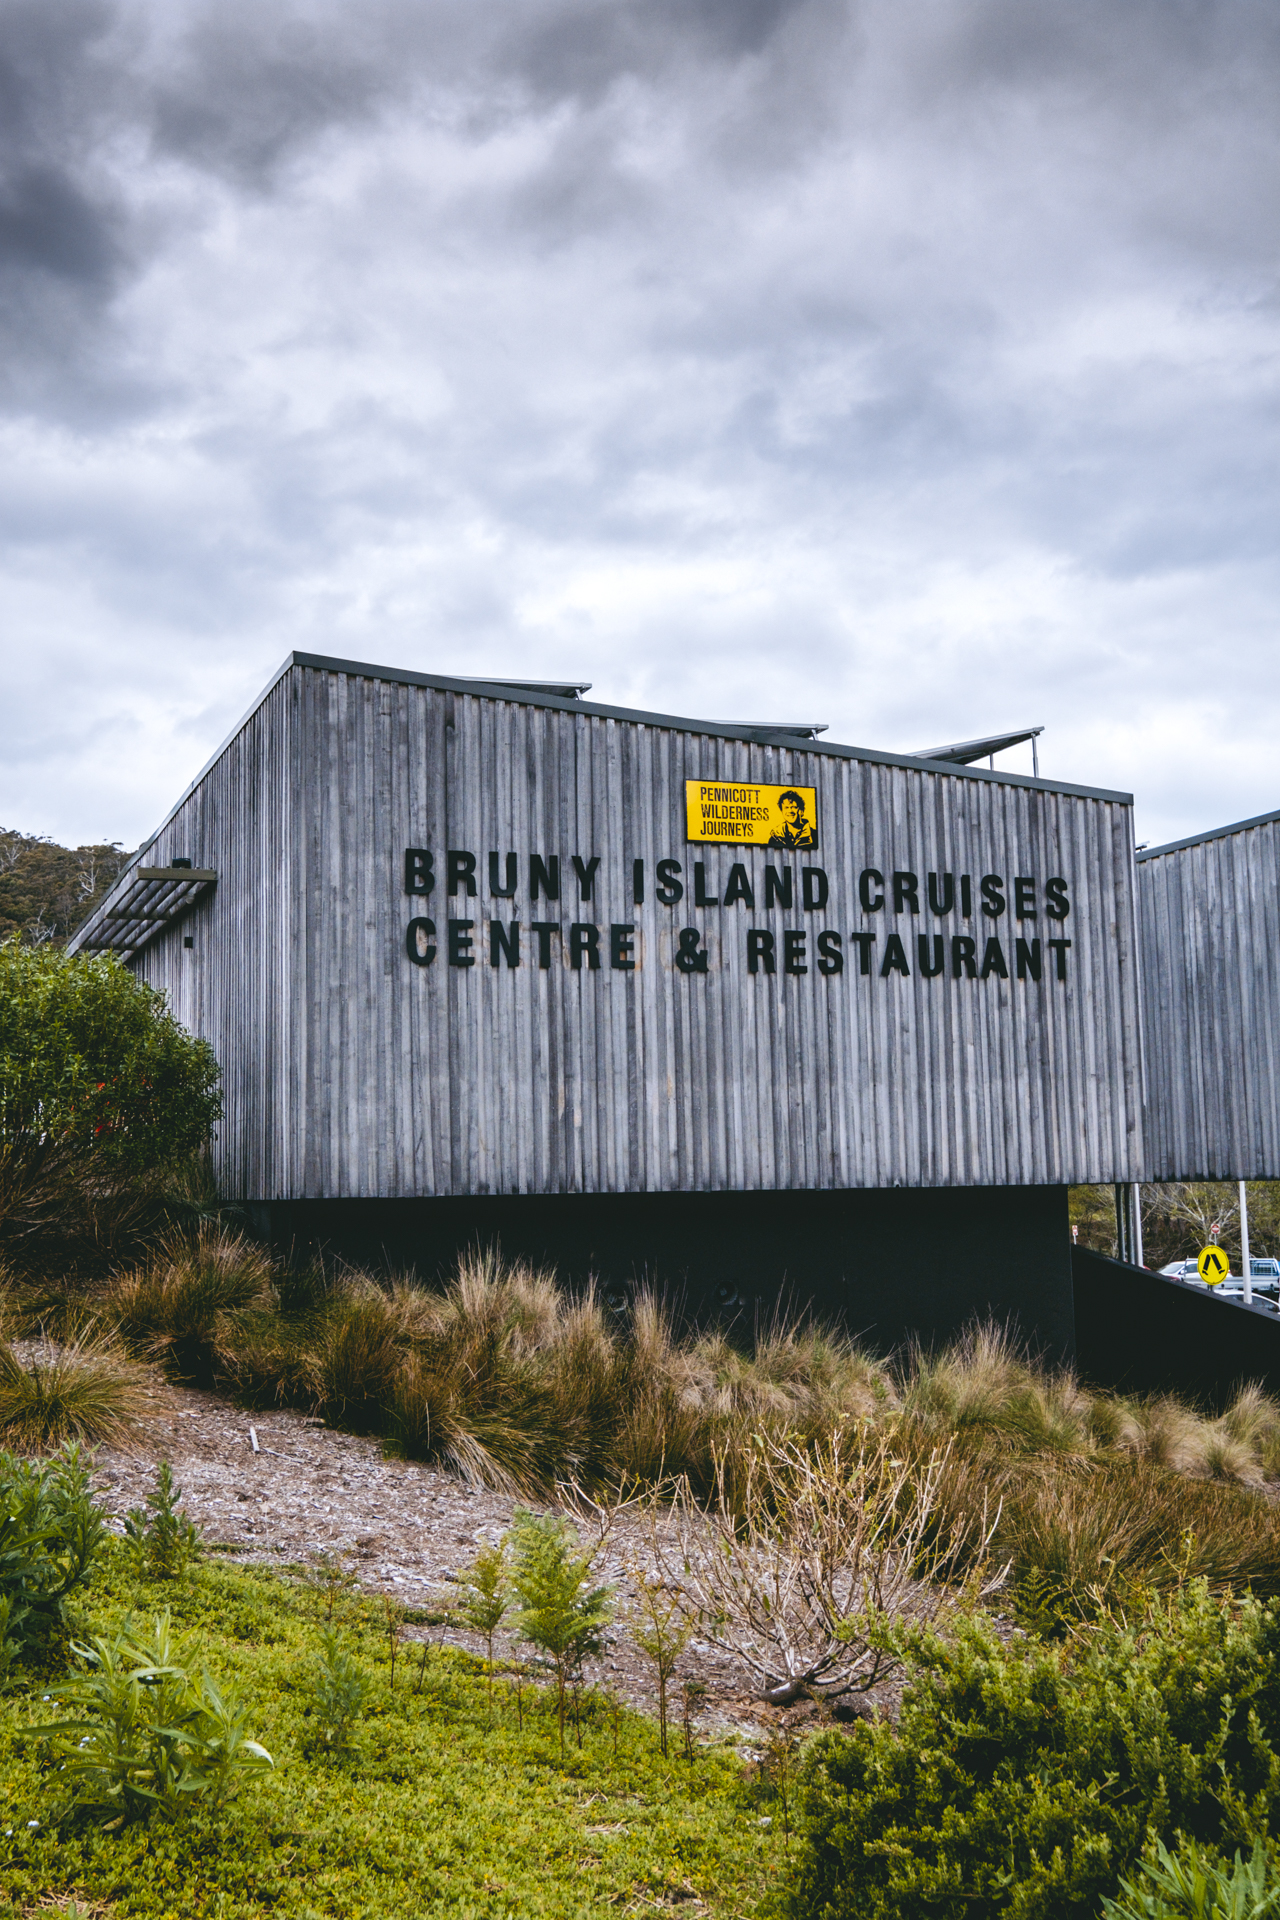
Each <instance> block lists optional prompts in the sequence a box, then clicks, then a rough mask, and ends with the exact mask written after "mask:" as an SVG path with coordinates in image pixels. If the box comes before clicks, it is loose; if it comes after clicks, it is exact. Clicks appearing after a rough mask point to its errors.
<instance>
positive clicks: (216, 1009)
mask: <svg viewBox="0 0 1280 1920" xmlns="http://www.w3.org/2000/svg"><path fill="white" fill-rule="evenodd" d="M295 680H296V674H288V673H286V674H284V675H282V676H281V677H278V678H277V680H276V681H275V683H274V684H273V685H272V686H271V687H270V688H268V690H267V692H266V694H265V695H264V696H263V698H262V699H261V700H260V701H259V702H258V703H257V704H256V705H255V707H254V708H253V710H252V711H251V712H250V714H249V716H248V718H247V719H246V720H245V721H244V722H243V724H242V725H241V726H240V727H239V728H237V730H236V732H235V733H234V734H233V735H232V736H231V738H230V740H228V741H227V743H226V745H225V746H224V747H223V748H222V749H221V750H220V752H219V753H218V754H217V755H215V757H214V759H213V760H212V762H211V763H210V765H209V766H208V767H207V768H206V769H205V771H204V773H203V774H201V775H200V777H199V778H198V779H197V780H196V781H195V782H194V784H193V785H192V787H191V788H190V790H189V791H188V793H187V794H186V795H185V796H184V797H183V799H182V800H181V801H179V803H178V805H177V806H176V807H175V808H174V810H173V812H172V813H171V814H170V815H169V817H168V818H167V819H166V821H165V823H164V825H163V826H162V827H161V829H160V831H159V833H158V834H157V835H156V837H155V839H154V840H153V841H152V842H151V844H150V845H149V846H148V847H147V848H146V849H145V851H144V853H143V855H142V856H141V857H140V864H144V865H148V866H165V865H167V864H168V863H169V862H170V861H171V860H173V859H188V860H192V861H194V864H195V865H196V866H197V867H199V866H205V867H211V868H213V869H215V870H216V872H217V874H218V882H217V885H216V886H215V887H214V888H213V890H212V891H211V892H210V893H209V894H208V895H207V896H206V897H205V898H204V899H203V900H202V901H201V903H200V904H199V905H198V906H197V907H196V908H195V910H194V911H193V912H192V913H190V914H189V915H188V916H187V917H186V918H185V919H183V920H182V921H180V922H179V923H178V924H177V926H176V927H175V928H174V929H173V930H171V931H167V932H165V933H164V934H162V935H161V936H160V937H159V938H158V939H156V940H154V941H153V942H152V943H151V944H150V945H149V946H146V947H144V948H143V949H142V951H141V953H139V954H137V955H136V957H135V958H134V959H133V960H132V961H131V962H130V965H131V967H132V969H133V971H134V972H135V973H137V974H138V975H139V976H140V978H142V979H144V980H146V981H147V982H148V984H149V985H151V986H153V987H157V988H159V989H160V990H161V991H163V992H164V993H165V994H166V995H167V996H168V1000H169V1004H170V1006H171V1008H172V1009H173V1012H174V1013H175V1014H176V1015H177V1017H178V1019H179V1020H181V1021H182V1023H183V1025H184V1026H186V1027H189V1028H190V1029H191V1031H192V1032H193V1033H198V1034H200V1035H202V1036H203V1037H204V1038H205V1039H207V1040H208V1041H209V1043H210V1045H211V1046H212V1047H213V1050H214V1052H215V1054H216V1055H217V1058H218V1063H219V1066H220V1067H221V1069H222V1097H223V1108H224V1115H225V1118H224V1120H223V1123H222V1124H221V1125H220V1126H219V1127H218V1128H217V1130H216V1132H215V1136H214V1161H215V1171H216V1173H217V1177H218V1182H219V1186H220V1188H221V1190H222V1191H223V1192H224V1193H225V1194H226V1195H227V1196H228V1197H232V1198H238V1199H251V1198H257V1197H258V1196H260V1195H263V1194H266V1195H274V1194H284V1193H288V1192H290V1191H293V1190H295V1189H296V1188H297V1184H298V1179H299V1175H298V1173H297V1172H296V1171H295V1157H296V1152H297V1144H298V1143H297V1138H296V1129H295V1125H294V1115H295V1113H296V1112H297V1111H298V1109H297V1108H296V1106H295V1105H294V1104H293V1103H292V1102H291V1099H290V1096H289V1084H290V1074H291V1052H292V1039H293V1034H294V1019H293V1015H294V1007H295V1000H294V982H295V976H296V973H297V968H298V961H299V955H298V952H297V948H296V938H295V932H294V927H295V921H296V908H295V903H294V899H293V883H294V876H295V872H296V867H295V862H294V859H293V834H294V830H295V824H296V800H297V795H296V789H295V779H294V772H293V761H294V729H293V708H294V699H295V694H296V688H295V687H294V686H293V685H292V684H291V682H293V681H295ZM106 905H107V906H108V907H109V906H110V901H108V902H107V903H106ZM82 931H83V930H82ZM188 938H189V939H190V940H191V942H192V945H191V947H190V948H188V947H187V946H186V945H185V944H184V942H185V940H186V939H188Z"/></svg>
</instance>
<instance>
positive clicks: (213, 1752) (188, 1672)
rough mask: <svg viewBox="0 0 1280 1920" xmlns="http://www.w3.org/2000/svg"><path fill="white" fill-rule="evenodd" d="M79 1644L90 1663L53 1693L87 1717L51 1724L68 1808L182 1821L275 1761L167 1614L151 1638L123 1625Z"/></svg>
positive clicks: (103, 1816)
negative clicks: (182, 1645) (187, 1654)
mask: <svg viewBox="0 0 1280 1920" xmlns="http://www.w3.org/2000/svg"><path fill="white" fill-rule="evenodd" d="M72 1650H73V1652H74V1653H76V1654H77V1655H78V1656H79V1658H80V1659H81V1660H83V1661H84V1662H85V1663H86V1666H87V1668H88V1669H89V1670H88V1671H87V1672H86V1673H84V1674H83V1675H81V1676H80V1677H79V1678H77V1679H75V1680H69V1681H66V1682H64V1683H63V1684H62V1685H61V1686H57V1687H54V1688H52V1689H51V1692H52V1693H53V1695H54V1697H55V1698H56V1699H59V1700H65V1701H66V1702H67V1703H68V1704H69V1705H71V1706H73V1707H79V1708H81V1709H82V1711H83V1712H84V1713H85V1715H86V1716H87V1718H85V1719H83V1720H65V1721H60V1722H58V1723H57V1724H55V1725H54V1726H52V1727H47V1728H45V1729H44V1730H43V1731H44V1733H45V1737H46V1738H47V1739H49V1740H50V1741H51V1743H52V1745H53V1749H54V1752H55V1754H56V1755H57V1777H58V1779H59V1782H60V1784H62V1785H63V1786H64V1787H65V1788H66V1790H67V1803H66V1812H67V1814H68V1815H69V1814H71V1813H73V1812H81V1811H82V1812H87V1813H89V1814H91V1815H93V1816H94V1817H96V1818H98V1819H100V1820H104V1821H109V1822H111V1823H113V1824H118V1823H119V1822H121V1821H132V1820H149V1819H150V1818H151V1817H152V1816H153V1815H155V1814H161V1815H164V1816H165V1817H167V1818H168V1819H178V1818H181V1817H183V1816H185V1815H186V1814H188V1813H190V1812H191V1811H192V1810H193V1808H194V1807H195V1806H196V1804H197V1803H199V1802H208V1803H210V1804H212V1805H213V1806H215V1807H216V1806H221V1805H222V1804H223V1802H225V1801H226V1800H228V1799H229V1798H230V1797H231V1795H232V1794H233V1793H235V1791H236V1789H237V1788H238V1786H239V1785H240V1782H241V1780H242V1778H243V1777H244V1776H245V1775H246V1774H253V1773H257V1772H260V1771H262V1769H264V1768H266V1767H270V1766H272V1765H273V1764H274V1763H273V1761H272V1759H271V1755H270V1754H269V1753H268V1752H267V1750H266V1748H265V1747H262V1746H259V1745H258V1743H257V1741H255V1740H251V1739H250V1738H249V1736H248V1733H247V1731H246V1719H247V1716H246V1713H245V1711H244V1709H243V1708H241V1707H240V1706H238V1705H237V1703H236V1702H235V1701H234V1700H233V1699H230V1698H224V1696H223V1694H222V1693H221V1691H220V1690H219V1688H218V1687H217V1686H216V1684H215V1683H214V1681H213V1680H212V1679H211V1678H210V1676H209V1674H208V1673H207V1672H203V1671H202V1672H201V1673H199V1674H198V1675H197V1673H196V1672H195V1670H194V1667H193V1666H192V1664H191V1662H190V1660H189V1659H187V1658H184V1656H183V1654H182V1653H181V1651H180V1650H179V1649H178V1648H177V1647H176V1646H175V1644H174V1641H173V1636H172V1632H171V1630H170V1623H169V1616H168V1614H167V1613H166V1614H161V1615H159V1616H158V1617H157V1619H156V1621H155V1625H154V1628H153V1630H152V1633H151V1635H150V1637H149V1638H147V1639H145V1640H144V1639H143V1638H141V1637H140V1636H139V1635H137V1634H134V1633H132V1632H131V1631H130V1630H129V1628H128V1627H122V1628H120V1629H119V1630H118V1631H117V1632H116V1633H114V1634H95V1635H94V1636H93V1637H92V1638H91V1639H90V1640H89V1641H88V1642H87V1643H83V1644H82V1643H80V1642H73V1643H72Z"/></svg>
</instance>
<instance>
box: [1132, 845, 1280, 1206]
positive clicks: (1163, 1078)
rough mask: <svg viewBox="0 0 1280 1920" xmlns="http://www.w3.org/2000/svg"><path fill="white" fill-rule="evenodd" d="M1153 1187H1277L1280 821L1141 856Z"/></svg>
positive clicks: (1279, 1173) (1279, 1166)
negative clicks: (1261, 1183) (1167, 1183)
mask: <svg viewBox="0 0 1280 1920" xmlns="http://www.w3.org/2000/svg"><path fill="white" fill-rule="evenodd" d="M1138 905H1139V912H1140V914H1141V921H1142V952H1143V961H1144V989H1143V1013H1144V1027H1145V1040H1146V1050H1147V1059H1148V1063H1149V1067H1148V1071H1149V1083H1150V1084H1149V1112H1148V1126H1147V1133H1148V1156H1147V1157H1148V1171H1147V1174H1146V1178H1147V1179H1149V1180H1194V1179H1223V1180H1241V1179H1246V1180H1275V1179H1280V814H1271V815H1266V816H1264V817H1262V818H1261V819H1258V820H1246V821H1242V822H1241V823H1240V824H1239V825H1238V826H1234V827H1224V828H1222V829H1221V831H1220V832H1218V833H1214V834H1207V835H1204V836H1202V837H1200V838H1197V839H1192V840H1187V841H1176V842H1174V843H1173V844H1171V845H1170V846H1167V847H1152V848H1151V849H1149V850H1147V851H1145V852H1142V853H1140V854H1139V855H1138Z"/></svg>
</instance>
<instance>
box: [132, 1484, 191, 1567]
mask: <svg viewBox="0 0 1280 1920" xmlns="http://www.w3.org/2000/svg"><path fill="white" fill-rule="evenodd" d="M181 1498H182V1488H181V1487H175V1486H174V1484H173V1468H172V1467H171V1466H170V1465H169V1462H168V1461H167V1460H162V1461H161V1462H160V1465H159V1467H158V1469H157V1471H156V1484H155V1490H154V1492H152V1493H149V1494H148V1495H147V1496H146V1505H145V1508H144V1507H130V1509H129V1512H128V1514H127V1515H126V1516H125V1523H124V1537H125V1543H126V1545H127V1547H128V1549H129V1551H130V1553H131V1554H132V1556H133V1560H134V1564H135V1565H136V1566H137V1567H138V1568H139V1569H140V1570H141V1571H143V1572H145V1573H148V1574H149V1575H150V1576H151V1578H152V1579H153V1580H180V1579H181V1578H182V1576H183V1574H184V1573H186V1572H187V1570H188V1568H189V1567H191V1566H193V1565H194V1564H195V1562H196V1561H197V1560H199V1559H200V1557H201V1555H202V1554H203V1552H204V1542H203V1540H202V1539H201V1537H200V1529H199V1527H197V1526H196V1524H195V1522H194V1521H193V1520H191V1519H189V1518H188V1517H187V1515H186V1514H185V1513H183V1512H182V1511H181V1510H180V1509H179V1507H178V1501H179V1500H180V1499H181Z"/></svg>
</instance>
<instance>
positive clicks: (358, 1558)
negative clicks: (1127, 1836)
mask: <svg viewBox="0 0 1280 1920" xmlns="http://www.w3.org/2000/svg"><path fill="white" fill-rule="evenodd" d="M148 1401H149V1405H148V1410H147V1412H146V1414H145V1415H144V1417H143V1420H142V1423H141V1426H140V1429H139V1432H138V1436H137V1439H136V1441H135V1443H134V1445H133V1447H132V1448H131V1449H130V1450H129V1451H125V1450H122V1449H120V1448H117V1447H106V1446H103V1447H99V1448H98V1449H97V1450H96V1454H95V1458H96V1461H97V1472H96V1475H95V1485H96V1487H97V1490H98V1494H99V1498H100V1499H101V1500H102V1502H103V1504H104V1506H105V1507H106V1509H107V1512H108V1513H109V1514H110V1515H111V1516H112V1518H113V1520H114V1521H115V1523H116V1525H117V1528H119V1526H120V1525H121V1524H122V1522H123V1518H124V1515H125V1513H126V1512H127V1511H128V1509H129V1508H130V1507H135V1506H140V1505H141V1504H142V1501H143V1498H144V1496H145V1494H146V1493H148V1492H149V1491H150V1490H151V1488H152V1486H153V1484H154V1479H155V1470H156V1466H157V1464H158V1463H159V1461H160V1460H162V1459H167V1460H168V1461H169V1462H170V1464H171V1466H172V1467H173V1471H174V1475H175V1478H176V1479H177V1481H178V1482H179V1484H180V1485H181V1487H182V1504H183V1506H184V1507H185V1508H186V1510H187V1512H188V1513H189V1514H190V1516H191V1518H192V1519H193V1520H194V1521H195V1522H196V1523H197V1524H198V1525H199V1526H200V1527H201V1528H202V1530H203V1532H204V1534H205V1537H206V1539H207V1540H208V1541H209V1543H210V1544H211V1545H212V1546H214V1548H215V1549H220V1550H222V1551H223V1552H226V1553H227V1554H228V1555H229V1556H231V1555H234V1557H235V1559H236V1560H238V1561H245V1560H249V1561H254V1562H258V1563H260V1564H264V1565H268V1566H271V1565H274V1566H280V1565H282V1564H294V1563H302V1564H307V1563H314V1562H315V1561H317V1560H318V1559H319V1557H320V1556H321V1555H324V1554H342V1555H345V1556H347V1560H348V1564H349V1565H350V1567H351V1569H352V1571H353V1572H354V1573H355V1575H356V1578H357V1581H358V1584H359V1588H360V1590H361V1591H362V1592H364V1593H367V1594H377V1593H390V1594H393V1595H394V1596H395V1597H396V1599H397V1600H399V1601H401V1602H402V1603H403V1604H404V1605H405V1606H406V1607H412V1608H423V1609H428V1608H431V1609H436V1608H443V1607H447V1606H448V1605H449V1603H450V1600H451V1597H452V1593H453V1580H452V1576H455V1575H456V1574H457V1573H458V1572H459V1571H460V1570H461V1569H462V1568H464V1567H465V1566H467V1565H468V1564H469V1563H470V1561H471V1560H472V1559H473V1558H474V1557H475V1553H476V1550H477V1548H478V1547H479V1546H481V1545H482V1544H483V1543H484V1542H486V1541H493V1542H496V1541H497V1540H498V1539H499V1538H500V1536H501V1535H502V1534H503V1533H504V1532H505V1531H506V1529H507V1527H508V1526H509V1525H510V1523H511V1514H512V1509H513V1506H514V1505H516V1504H517V1503H516V1502H514V1501H512V1500H510V1499H508V1498H506V1497H505V1496H503V1495H500V1494H495V1493H490V1492H488V1491H486V1490H484V1489H482V1488H475V1487H469V1486H466V1485H465V1484H464V1483H463V1482H462V1481H460V1480H458V1479H457V1478H455V1477H454V1476H453V1475H452V1474H449V1473H445V1472H442V1471H441V1470H440V1469H438V1468H435V1467H430V1466H421V1465H417V1464H412V1463H409V1462H406V1461H399V1460H388V1459H386V1458H384V1456H383V1454H382V1453H381V1451H380V1449H379V1446H378V1443H377V1441H376V1440H372V1439H364V1438H361V1437H359V1436H357V1435H354V1434H349V1433H338V1432H334V1431H332V1430H331V1429H329V1428H327V1427H325V1426H323V1425H322V1424H321V1423H320V1422H318V1421H316V1420H312V1419H309V1418H307V1417H306V1416H305V1415H303V1414H299V1413H292V1412H286V1411H278V1412H272V1413H254V1414H247V1413H245V1412H244V1411H242V1410H241V1409H239V1408H237V1407H234V1406H232V1405H231V1404H230V1403H229V1402H227V1401H226V1400H223V1399H222V1398H220V1397H219V1395H217V1394H215V1393H206V1392H201V1391H199V1390H197V1389H192V1388H184V1387H174V1386H170V1385H168V1384H166V1383H165V1382H163V1381H156V1382H155V1383H154V1384H153V1385H152V1386H151V1387H150V1389H149V1390H148ZM255 1439H256V1442H257V1450H256V1451H255V1449H254V1442H255ZM637 1546H638V1541H637V1540H636V1537H635V1535H634V1533H631V1532H630V1531H629V1530H628V1528H627V1527H626V1526H625V1524H624V1525H622V1526H620V1527H619V1528H618V1529H617V1530H616V1531H615V1532H613V1533H611V1534H610V1536H609V1539H608V1541H607V1542H606V1546H605V1550H604V1553H603V1555H602V1558H601V1561H600V1571H601V1574H602V1577H603V1578H604V1579H605V1580H607V1581H609V1582H610V1583H611V1584H613V1585H614V1586H615V1587H616V1589H617V1596H618V1599H619V1601H620V1602H621V1603H622V1605H623V1608H624V1609H625V1605H626V1602H627V1600H628V1598H629V1596H630V1594H631V1592H632V1590H633V1589H632V1583H631V1580H630V1578H629V1576H628V1570H627V1558H628V1555H629V1553H631V1552H634V1550H635V1548H636V1547H637ZM424 1633H426V1634H428V1635H429V1636H430V1637H431V1638H432V1639H440V1638H441V1637H443V1639H444V1640H445V1641H446V1642H447V1643H449V1644H451V1645H456V1646H461V1647H467V1648H469V1649H470V1650H471V1651H473V1652H476V1653H481V1652H483V1650H484V1648H483V1643H482V1642H481V1641H480V1640H479V1639H478V1638H477V1637H476V1636H475V1635H471V1634H468V1633H466V1632H463V1631H459V1630H457V1629H456V1628H454V1627H451V1626H448V1627H445V1628H443V1629H441V1628H438V1627H433V1628H423V1627H421V1626H411V1627H410V1628H409V1629H408V1634H409V1635H410V1636H411V1637H418V1638H420V1637H422V1635H423V1634H424ZM499 1644H500V1645H501V1647H502V1651H503V1653H504V1655H508V1656H518V1654H519V1652H520V1650H519V1649H518V1648H517V1647H516V1645H515V1643H514V1641H512V1640H511V1639H510V1638H509V1637H507V1636H499ZM524 1651H525V1652H527V1649H525V1650H524ZM589 1677H590V1678H591V1679H592V1680H593V1681H596V1682H598V1683H599V1684H601V1685H604V1686H607V1687H610V1688H612V1689H613V1690H614V1691H615V1692H616V1693H617V1694H618V1696H619V1697H620V1698H621V1699H623V1700H625V1701H626V1702H627V1704H628V1705H630V1706H633V1707H636V1708H638V1709H640V1710H641V1711H643V1712H646V1713H656V1712H657V1696H656V1690H655V1685H654V1681H653V1674H652V1669H651V1667H650V1666H649V1664H648V1662H647V1661H645V1660H644V1658H643V1657H642V1656H641V1655H640V1653H639V1652H638V1650H637V1649H636V1647H635V1646H634V1644H633V1643H632V1641H631V1639H630V1636H629V1635H628V1634H627V1632H626V1630H625V1627H624V1626H623V1625H622V1623H621V1622H618V1623H617V1624H615V1626H614V1627H613V1628H612V1629H611V1630H610V1632H609V1634H608V1638H607V1643H606V1648H605V1652H604V1655H603V1657H602V1658H601V1659H599V1660H598V1661H595V1662H592V1663H591V1665H590V1668H589ZM683 1680H696V1681H700V1682H701V1683H702V1685H703V1686H705V1688H706V1690H707V1691H706V1695H705V1697H704V1698H703V1699H702V1701H701V1704H700V1706H699V1709H698V1712H697V1715H696V1725H697V1728H698V1731H699V1732H700V1733H701V1734H702V1736H703V1737H704V1738H706V1737H711V1736H723V1735H725V1734H727V1733H734V1734H736V1735H737V1736H738V1737H739V1738H740V1739H741V1740H742V1741H743V1742H744V1744H745V1745H746V1746H747V1747H748V1748H754V1747H756V1746H757V1745H758V1744H759V1743H760V1742H761V1741H762V1740H763V1739H764V1738H765V1737H767V1734H768V1732H769V1730H770V1728H771V1727H773V1726H776V1725H777V1724H778V1723H779V1722H780V1721H782V1720H784V1719H785V1720H786V1721H787V1722H788V1724H793V1723H794V1724H796V1725H804V1726H805V1727H806V1730H807V1728H808V1726H809V1725H811V1724H812V1723H813V1721H814V1719H815V1716H816V1715H817V1713H818V1711H819V1710H818V1709H815V1708H814V1707H813V1706H812V1705H809V1706H807V1707H800V1708H797V1709H793V1710H791V1712H789V1713H788V1714H787V1715H785V1716H784V1715H782V1714H780V1713H779V1712H777V1711H776V1710H775V1709H772V1708H770V1707H768V1706H767V1705H765V1704H764V1703H762V1702H761V1701H759V1700H757V1699H756V1698H754V1697H753V1696H752V1694H751V1693H750V1692H749V1691H747V1690H746V1687H745V1679H744V1676H743V1674H742V1672H741V1670H740V1669H739V1668H738V1667H737V1666H736V1665H735V1664H734V1663H733V1662H731V1661H730V1660H728V1659H727V1658H726V1657H725V1656H724V1655H723V1654H721V1653H719V1652H718V1651H717V1650H716V1649H715V1648H714V1647H710V1646H708V1645H706V1643H705V1642H697V1641H695V1642H694V1643H693V1644H692V1645H691V1646H690V1648H689V1650H688V1652H687V1654H686V1655H685V1658H684V1659H683V1661H682V1662H681V1667H680V1672H679V1675H678V1676H677V1685H678V1684H679V1682H680V1681H683ZM675 1712H676V1709H675V1705H674V1702H673V1719H674V1717H675ZM824 1717H825V1716H824Z"/></svg>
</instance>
